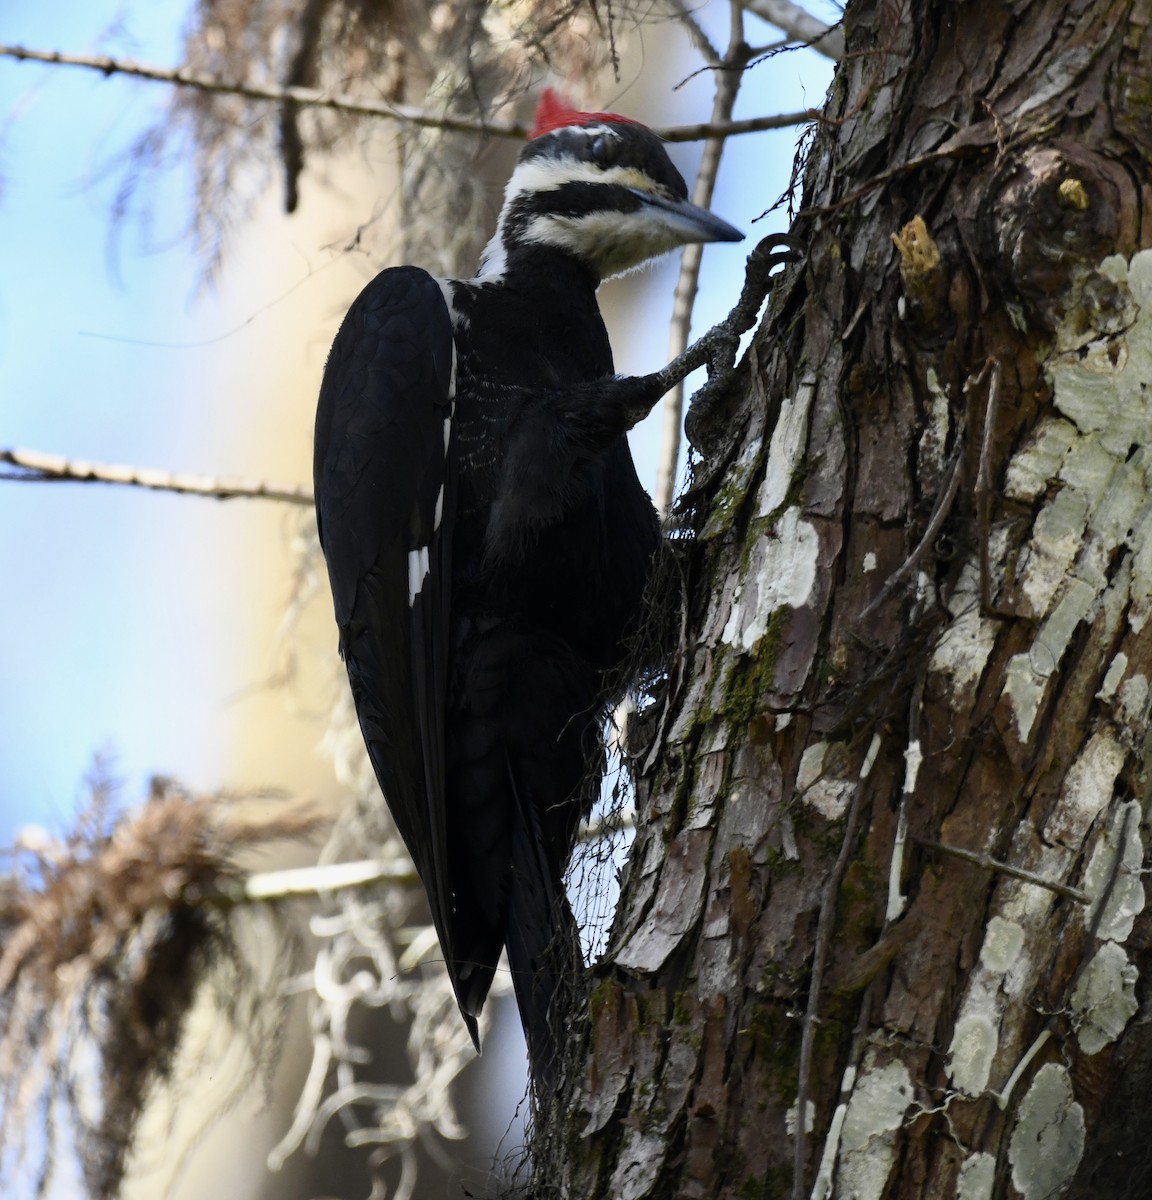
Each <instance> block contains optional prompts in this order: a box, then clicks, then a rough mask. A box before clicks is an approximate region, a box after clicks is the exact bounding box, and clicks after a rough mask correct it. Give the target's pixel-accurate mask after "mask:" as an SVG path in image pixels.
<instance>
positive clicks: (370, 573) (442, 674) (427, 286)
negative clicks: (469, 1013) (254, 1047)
mask: <svg viewBox="0 0 1152 1200" xmlns="http://www.w3.org/2000/svg"><path fill="white" fill-rule="evenodd" d="M454 353H455V352H454V348H453V339H452V322H451V318H450V316H449V312H448V306H447V303H446V301H445V299H444V293H443V291H442V290H441V286H440V284H439V283H438V282H437V281H436V280H435V279H433V278H432V276H430V275H429V274H428V273H427V272H425V271H422V270H419V269H418V268H416V267H396V268H393V269H391V270H387V271H383V272H381V273H380V274H379V275H377V276H376V278H375V279H374V280H373V281H372V282H371V283H370V284H368V286H367V287H366V288H365V289H364V291H363V292H361V293H360V295H359V296H358V297H357V299H356V302H355V303H354V304H353V305H352V307H351V309H349V311H348V315H347V316H346V317H345V319H344V323H343V324H342V325H341V327H340V331H339V333H337V335H336V340H335V342H334V343H333V344H332V351H331V353H330V354H329V356H328V364H327V366H326V367H325V370H324V382H323V384H322V385H321V388H320V402H319V407H318V410H317V413H316V442H315V460H314V477H315V480H314V481H315V491H316V517H317V522H318V525H319V528H320V544H321V546H322V547H323V549H324V557H325V558H326V560H327V562H328V577H329V579H330V581H331V584H332V598H333V601H334V603H335V608H336V624H337V626H338V627H339V630H340V650H341V653H342V654H343V656H344V661H345V664H346V665H347V667H348V678H349V680H350V682H351V684H352V695H353V699H354V700H355V703H356V712H357V715H358V716H359V719H360V728H361V730H362V732H363V734H364V740H365V742H366V743H367V747H368V754H369V756H370V758H371V760H372V766H373V768H374V769H375V771H376V777H377V779H378V780H379V781H380V786H381V788H382V789H383V792H384V796H385V799H386V800H387V801H388V807H389V808H390V809H391V811H392V816H393V818H394V819H395V822H396V826H397V828H398V829H399V831H400V835H401V837H403V839H404V842H405V844H406V845H407V847H408V851H409V853H410V854H411V855H412V859H413V861H414V862H415V864H416V869H417V871H419V873H420V877H421V879H422V880H423V881H424V886H425V889H426V890H427V892H428V901H429V904H430V906H431V909H432V918H433V921H434V922H435V925H436V930H437V933H438V934H439V936H440V944H441V947H442V948H443V950H444V954H445V957H446V958H447V960H448V962H449V964H450V965H451V964H452V963H454V961H455V960H454V955H453V948H452V946H451V944H450V943H451V935H450V920H449V918H450V913H451V897H450V892H449V882H448V864H447V847H446V836H445V800H444V713H445V688H446V679H447V654H448V616H449V590H450V583H451V555H452V546H451V530H452V522H453V515H454V507H455V488H456V471H455V468H454V466H453V457H452V456H451V455H450V452H449V451H450V439H451V427H452V426H451V418H452V406H453V390H454V363H453V358H454ZM451 974H452V976H453V981H454V982H455V975H456V972H455V971H451ZM470 1028H471V1030H472V1034H473V1038H475V1036H476V1033H475V1022H474V1021H472V1022H471V1023H470Z"/></svg>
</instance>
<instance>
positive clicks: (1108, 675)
mask: <svg viewBox="0 0 1152 1200" xmlns="http://www.w3.org/2000/svg"><path fill="white" fill-rule="evenodd" d="M1127 670H1128V655H1127V654H1125V653H1124V651H1123V650H1121V651H1120V652H1119V653H1118V654H1117V655H1116V657H1115V658H1114V659H1113V660H1112V661H1111V662H1110V663H1109V664H1108V670H1107V671H1105V672H1104V678H1103V680H1102V681H1101V683H1100V690H1099V691H1098V692H1097V693H1096V699H1097V700H1111V699H1112V697H1113V696H1114V695H1115V694H1116V689H1117V688H1118V687H1119V686H1120V680H1121V679H1123V678H1124V672H1125V671H1127Z"/></svg>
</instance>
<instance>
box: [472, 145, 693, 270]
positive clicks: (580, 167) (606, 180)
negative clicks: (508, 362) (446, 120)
mask: <svg viewBox="0 0 1152 1200" xmlns="http://www.w3.org/2000/svg"><path fill="white" fill-rule="evenodd" d="M588 132H589V134H590V135H599V134H601V133H607V134H609V135H611V136H612V137H615V136H617V135H616V131H615V130H613V129H612V128H611V126H607V125H590V126H588ZM566 183H598V184H618V185H619V186H620V187H626V188H634V189H635V190H636V191H640V192H648V193H651V192H652V180H651V179H650V178H649V177H648V176H647V175H645V174H644V172H643V171H641V170H639V169H638V168H636V167H608V168H603V167H598V166H597V165H596V164H595V163H593V162H590V161H588V160H586V159H579V158H575V157H574V156H572V155H570V154H569V155H565V156H564V157H563V158H546V157H540V158H530V159H529V160H528V161H527V162H522V163H518V164H517V165H516V169H515V170H514V171H513V172H512V178H511V179H509V180H508V186H507V187H506V188H505V189H504V207H503V208H502V209H501V210H500V220H499V221H497V223H496V232H495V233H494V234H493V235H492V240H491V241H490V242H489V243H488V245H487V246H485V247H484V251H483V253H482V254H481V255H480V270H479V272H478V273H477V276H476V277H477V278H478V279H493V278H496V277H499V276H500V275H503V274H504V271H505V269H506V268H507V266H508V252H507V249H506V248H505V246H504V215H505V213H507V211H508V209H509V207H510V206H511V204H512V202H513V201H514V200H515V199H516V197H517V196H520V195H525V194H528V193H531V192H546V191H554V190H555V189H556V188H559V187H563V186H564V185H565V184H566ZM618 218H619V214H616V216H615V218H613V219H618ZM533 224H535V222H533ZM536 240H537V241H547V242H552V243H553V244H556V245H564V244H565V243H563V242H557V241H555V239H552V238H540V237H538V238H536ZM681 244H682V243H681V242H680V241H676V242H672V243H671V244H670V245H668V246H663V247H661V248H660V249H656V250H653V251H651V252H650V253H649V255H648V256H647V257H652V256H653V255H656V254H664V253H666V252H667V251H668V250H671V249H673V248H674V247H676V246H679V245H681ZM632 261H633V260H630V261H629V264H628V265H629V266H631V265H632ZM625 269H626V268H624V267H617V268H614V270H612V271H609V272H606V273H605V275H606V276H607V275H609V274H615V273H616V272H617V271H621V270H625Z"/></svg>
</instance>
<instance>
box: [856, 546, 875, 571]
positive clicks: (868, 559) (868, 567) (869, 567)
mask: <svg viewBox="0 0 1152 1200" xmlns="http://www.w3.org/2000/svg"><path fill="white" fill-rule="evenodd" d="M860 569H861V571H863V573H864V574H865V575H870V574H871V573H872V572H873V571H875V570H876V555H875V554H874V553H873V552H872V551H871V550H869V551H868V553H867V554H865V555H864V561H863V563H861V565H860Z"/></svg>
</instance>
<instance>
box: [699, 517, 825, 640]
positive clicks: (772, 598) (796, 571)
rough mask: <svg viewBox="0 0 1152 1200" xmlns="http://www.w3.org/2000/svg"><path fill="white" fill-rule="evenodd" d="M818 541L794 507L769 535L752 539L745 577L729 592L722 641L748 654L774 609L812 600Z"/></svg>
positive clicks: (813, 530) (764, 630) (762, 634)
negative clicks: (727, 613)
mask: <svg viewBox="0 0 1152 1200" xmlns="http://www.w3.org/2000/svg"><path fill="white" fill-rule="evenodd" d="M819 549H820V539H819V537H818V536H817V533H816V530H815V528H814V527H813V526H812V524H811V523H810V522H808V521H805V520H804V519H803V518H802V517H801V515H800V509H799V508H797V507H792V508H787V509H785V510H784V512H783V513H781V515H780V519H779V520H778V521H777V522H776V527H775V529H774V530H773V531H772V533H771V534H766V535H764V536H762V537H760V538H758V539H757V541H756V544H755V546H753V548H752V554H751V557H750V560H749V561H750V565H749V568H748V574H747V575H746V576H745V578H744V580H743V581H742V582H741V583H740V584H739V586H738V587H737V588H736V589H735V592H734V593H733V597H732V611H731V613H730V614H729V617H728V621H727V624H726V625H725V626H724V632H723V633H722V634H721V635H720V636H721V638H722V640H723V641H725V642H727V643H728V645H730V646H735V647H737V648H738V649H741V650H745V651H748V650H752V649H753V648H754V647H755V646H756V644H757V642H759V641H760V639H761V638H762V637H763V636H764V634H765V633H767V632H768V622H769V621H770V620H771V618H772V614H773V613H774V612H776V611H777V609H780V608H785V607H791V608H800V607H801V606H802V605H803V604H805V603H806V602H807V601H808V599H809V597H810V596H811V595H812V589H813V587H814V585H815V583H816V561H817V557H818V554H819Z"/></svg>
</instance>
